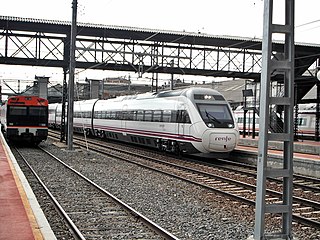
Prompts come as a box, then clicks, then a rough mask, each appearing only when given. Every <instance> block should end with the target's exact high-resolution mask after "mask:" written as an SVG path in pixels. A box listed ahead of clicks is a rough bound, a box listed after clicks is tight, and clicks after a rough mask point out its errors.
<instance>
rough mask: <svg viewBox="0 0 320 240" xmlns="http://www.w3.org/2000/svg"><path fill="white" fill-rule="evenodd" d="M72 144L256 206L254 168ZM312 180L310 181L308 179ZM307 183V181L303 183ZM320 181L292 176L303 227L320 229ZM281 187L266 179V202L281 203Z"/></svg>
mask: <svg viewBox="0 0 320 240" xmlns="http://www.w3.org/2000/svg"><path fill="white" fill-rule="evenodd" d="M74 142H75V144H79V145H80V146H82V147H88V148H89V149H91V150H94V151H98V152H100V153H102V154H107V155H110V156H112V157H114V158H117V159H122V160H124V161H128V162H131V163H134V164H137V165H139V166H142V167H145V168H149V169H152V170H154V171H158V172H161V173H163V174H167V175H170V176H172V177H175V178H179V179H181V180H184V181H188V182H190V183H193V184H196V185H198V186H201V187H204V188H206V189H208V190H210V191H214V192H216V193H219V194H223V195H225V196H227V197H228V198H231V199H234V200H236V201H239V202H244V203H246V204H248V205H251V206H254V205H255V192H256V187H255V181H256V180H255V179H256V173H255V170H254V167H252V166H248V165H242V166H241V167H239V164H238V163H237V165H238V166H237V169H235V166H232V163H231V162H228V166H226V165H222V164H218V165H216V164H203V163H198V162H194V161H185V160H179V159H176V158H173V157H168V156H166V157H165V160H163V159H159V157H148V156H147V155H148V154H146V153H145V152H144V153H141V154H139V153H133V151H132V150H127V151H125V150H124V149H123V148H122V147H121V148H113V147H110V146H109V145H108V147H107V148H106V146H105V144H106V143H101V142H99V141H96V140H91V139H90V140H88V141H87V144H88V145H86V144H84V142H83V139H78V137H76V138H75V139H74ZM311 180H312V181H311ZM306 183H307V184H306ZM318 184H319V180H317V179H312V178H308V177H304V176H300V175H295V183H294V198H293V220H294V221H295V222H297V223H301V224H303V225H306V226H310V227H314V228H318V229H319V228H320V204H319V202H320V196H319V195H320V194H319V193H320V189H319V185H320V184H319V185H318ZM281 191H282V187H281V184H280V182H279V180H277V179H269V182H268V190H267V193H268V198H267V200H266V201H267V203H275V204H277V203H280V202H281V199H280V198H281V196H282V194H281ZM270 219H272V220H271V222H274V221H279V217H275V216H272V215H270Z"/></svg>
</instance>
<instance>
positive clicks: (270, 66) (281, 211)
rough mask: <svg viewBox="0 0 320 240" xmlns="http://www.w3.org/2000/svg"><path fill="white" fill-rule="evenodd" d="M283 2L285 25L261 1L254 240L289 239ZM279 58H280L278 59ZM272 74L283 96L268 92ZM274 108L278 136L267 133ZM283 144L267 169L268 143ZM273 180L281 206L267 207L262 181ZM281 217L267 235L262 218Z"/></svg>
mask: <svg viewBox="0 0 320 240" xmlns="http://www.w3.org/2000/svg"><path fill="white" fill-rule="evenodd" d="M284 1H285V21H284V22H285V23H284V24H275V23H273V16H272V15H273V0H265V1H264V23H263V44H262V73H261V95H260V97H261V99H260V103H261V105H260V124H261V125H262V126H264V127H263V128H261V131H260V136H259V150H258V151H259V152H258V162H257V164H258V165H257V172H258V177H257V198H256V221H255V232H254V238H255V239H259V240H260V239H279V238H280V239H292V230H291V228H292V181H293V179H292V175H293V167H292V164H293V159H292V158H293V126H294V122H293V105H294V0H284ZM273 34H281V35H283V36H284V39H285V44H284V48H283V52H279V51H278V52H277V57H275V56H274V55H273V54H274V53H275V51H274V50H273V49H272V37H273ZM279 56H281V57H279ZM273 74H277V76H278V77H279V76H281V77H282V79H283V83H284V93H283V96H275V94H274V93H273V91H272V88H271V77H272V76H273ZM275 107H281V108H283V110H284V115H283V117H284V127H283V131H282V132H280V133H271V132H270V131H269V117H270V111H272V109H273V108H275ZM269 141H279V142H283V146H284V149H283V156H282V166H281V167H274V166H269V165H268V142H269ZM268 177H276V178H280V179H282V180H283V186H282V187H283V192H282V201H281V203H269V202H268V203H267V201H266V197H267V196H266V179H267V178H268ZM274 215H279V216H281V220H282V222H281V223H280V226H279V227H278V228H279V229H281V230H280V232H267V231H266V226H265V221H266V216H271V217H272V216H274Z"/></svg>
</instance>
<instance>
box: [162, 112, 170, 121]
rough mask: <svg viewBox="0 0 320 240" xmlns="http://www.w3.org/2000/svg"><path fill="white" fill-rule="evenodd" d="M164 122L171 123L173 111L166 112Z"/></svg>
mask: <svg viewBox="0 0 320 240" xmlns="http://www.w3.org/2000/svg"><path fill="white" fill-rule="evenodd" d="M162 121H163V122H171V110H164V111H163V113H162Z"/></svg>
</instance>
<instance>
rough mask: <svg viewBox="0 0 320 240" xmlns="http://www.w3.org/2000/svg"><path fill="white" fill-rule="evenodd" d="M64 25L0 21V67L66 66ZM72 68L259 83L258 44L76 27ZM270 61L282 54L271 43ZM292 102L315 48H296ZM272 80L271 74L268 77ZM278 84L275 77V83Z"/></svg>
mask: <svg viewBox="0 0 320 240" xmlns="http://www.w3.org/2000/svg"><path fill="white" fill-rule="evenodd" d="M70 28H71V23H70V22H63V21H51V20H40V19H31V18H19V17H7V16H0V64H14V65H29V66H44V67H61V68H63V69H64V70H65V72H66V71H67V69H68V66H69V49H70V32H71V31H70ZM77 30H78V33H77V40H76V53H75V58H76V68H78V69H102V70H118V71H134V72H137V73H139V74H140V75H142V74H144V73H168V74H186V75H202V76H214V77H231V78H246V79H255V80H257V81H259V80H260V73H261V66H262V65H261V61H262V52H261V49H262V41H261V40H257V39H248V38H233V37H217V36H212V35H207V34H201V33H188V32H175V31H162V30H150V29H141V28H131V27H117V26H106V25H98V24H84V23H78V27H77ZM273 45H274V48H273V49H274V52H273V57H275V58H277V57H278V56H277V52H283V44H281V43H274V44H273ZM295 49H296V53H295V76H296V78H295V82H296V84H298V85H299V87H298V88H297V89H298V96H299V97H298V99H302V97H303V96H304V95H305V94H306V93H307V92H308V91H309V90H310V89H311V88H312V87H313V86H314V84H315V83H316V82H317V79H316V76H315V72H313V71H309V74H307V75H304V74H305V73H306V72H307V71H308V69H310V68H316V61H317V59H318V58H319V54H320V47H319V46H311V45H299V44H298V45H296V47H295ZM272 77H273V79H277V73H276V72H274V73H273V75H272ZM279 79H281V77H280V78H279Z"/></svg>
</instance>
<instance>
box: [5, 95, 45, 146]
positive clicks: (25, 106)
mask: <svg viewBox="0 0 320 240" xmlns="http://www.w3.org/2000/svg"><path fill="white" fill-rule="evenodd" d="M1 130H2V132H3V133H4V136H5V137H6V138H7V139H8V140H11V141H24V142H28V143H34V144H39V143H40V142H41V141H44V140H46V139H47V136H48V100H47V99H44V98H40V97H37V96H14V97H9V98H8V99H7V101H6V102H5V103H4V104H2V106H1Z"/></svg>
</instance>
